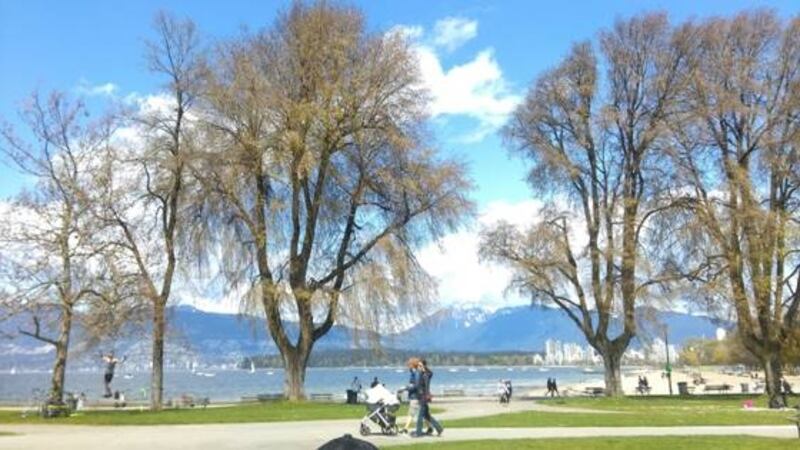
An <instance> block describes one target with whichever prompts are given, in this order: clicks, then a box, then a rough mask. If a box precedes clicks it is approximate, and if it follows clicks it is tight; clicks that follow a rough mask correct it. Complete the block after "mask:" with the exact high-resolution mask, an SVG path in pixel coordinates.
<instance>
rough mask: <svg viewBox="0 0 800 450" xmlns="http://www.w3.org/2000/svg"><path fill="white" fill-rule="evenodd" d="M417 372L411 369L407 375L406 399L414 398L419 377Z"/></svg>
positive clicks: (415, 397)
mask: <svg viewBox="0 0 800 450" xmlns="http://www.w3.org/2000/svg"><path fill="white" fill-rule="evenodd" d="M418 375H419V372H417V370H411V373H410V375H409V377H408V385H407V386H406V390H407V391H408V399H409V400H416V399H417V398H418V396H417V378H419V376H418Z"/></svg>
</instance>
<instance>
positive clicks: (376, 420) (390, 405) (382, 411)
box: [360, 384, 400, 436]
mask: <svg viewBox="0 0 800 450" xmlns="http://www.w3.org/2000/svg"><path fill="white" fill-rule="evenodd" d="M366 395H367V401H366V404H367V414H366V415H365V416H364V418H363V419H361V429H360V432H361V435H362V436H368V435H370V434H372V428H371V426H372V424H377V425H378V427H380V432H381V434H384V435H387V436H394V435H396V434H397V417H396V416H395V413H396V412H397V410H398V409H399V408H400V400H399V399H398V398H397V395H396V394H393V393H392V392H390V391H389V390H388V389H386V388H385V387H383V385H381V384H379V385H377V386H375V387H373V388H370V389H367V391H366Z"/></svg>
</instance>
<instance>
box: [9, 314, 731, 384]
mask: <svg viewBox="0 0 800 450" xmlns="http://www.w3.org/2000/svg"><path fill="white" fill-rule="evenodd" d="M641 316H642V317H640V318H639V320H638V322H639V327H640V333H639V337H637V339H636V340H635V341H634V342H633V344H632V345H633V346H634V347H637V346H639V345H641V344H642V343H644V342H647V341H648V340H649V339H652V338H653V337H655V336H659V337H660V336H662V335H663V334H662V333H663V331H662V330H663V328H662V326H663V325H664V324H665V325H666V326H667V327H668V330H669V339H670V342H671V343H674V344H676V345H678V346H680V345H682V344H683V343H684V342H685V341H686V340H687V339H690V338H693V337H707V338H711V337H713V336H714V335H715V333H716V330H717V328H718V327H725V328H727V327H728V324H724V323H722V324H721V323H717V322H715V321H713V320H711V319H709V318H707V317H704V316H696V315H690V314H685V313H679V312H671V311H670V312H655V313H654V314H649V315H648V316H651V317H654V319H651V320H645V319H644V315H643V314H642V315H641ZM21 320H23V319H17V320H12V321H9V322H7V323H3V324H0V331H5V332H6V334H8V333H12V332H14V331H16V329H17V328H18V327H19V325H20V324H21V323H20V321H21ZM286 327H287V329H288V331H289V333H290V334H296V333H297V326H296V324H294V323H291V322H290V323H287V324H286ZM611 327H612V331H614V330H618V329H619V328H620V325H619V323H618V321H614V322H612V325H611ZM170 330H171V332H170V334H169V336H168V346H167V353H168V354H167V360H168V361H169V362H170V363H171V364H172V365H173V366H186V365H187V364H197V362H198V361H200V363H201V364H233V363H236V362H238V361H241V360H242V359H243V358H246V357H248V356H253V355H264V354H274V353H277V349H276V347H275V345H274V343H273V342H272V340H271V339H270V338H269V337H268V336H267V335H266V328H265V325H264V321H263V319H247V318H242V317H241V316H238V315H235V314H219V313H210V312H205V311H201V310H198V309H195V308H193V307H191V306H177V307H174V308H172V309H171V310H170ZM80 334H81V331H80V330H76V331H75V335H76V336H80ZM145 334H146V333H145ZM361 334H363V333H361ZM547 339H555V340H559V341H562V342H575V343H581V344H583V343H585V342H586V341H585V339H584V337H583V335H582V334H581V332H580V331H579V330H578V328H577V327H576V326H575V324H574V323H572V322H571V321H570V319H569V318H568V317H567V316H566V314H564V313H563V312H561V311H560V310H558V309H554V308H548V307H543V306H513V307H506V308H501V309H498V310H496V311H493V312H492V311H488V310H485V309H481V308H474V307H473V308H445V309H441V310H439V311H438V312H436V313H435V314H433V315H431V316H429V317H427V318H425V319H423V320H422V321H420V322H419V323H418V324H416V325H414V326H413V327H411V328H409V329H407V330H405V331H403V332H401V333H397V334H391V335H384V336H381V342H382V345H383V346H385V347H389V348H394V349H403V350H414V351H422V352H507V351H522V352H537V351H542V350H543V349H544V343H545V341H546V340H547ZM75 341H79V338H78V339H73V342H75ZM105 345H106V347H108V348H112V347H113V348H114V349H115V350H116V352H117V353H118V354H126V355H129V356H130V358H131V359H133V361H137V360H138V361H139V364H142V365H146V364H147V361H148V349H149V347H150V342H149V335H145V336H142V333H141V332H139V333H137V334H134V335H130V336H128V337H125V338H122V339H120V341H118V342H113V343H106V344H105ZM366 345H367V344H366V343H365V342H361V343H359V342H357V340H356V339H355V338H354V333H353V330H352V329H350V328H347V327H345V326H342V325H337V326H334V327H333V328H332V329H331V331H330V332H329V333H328V334H327V335H326V336H324V337H323V338H322V339H321V340H320V341H319V342H318V343H317V344H316V345H315V347H314V349H315V351H318V352H320V351H326V350H346V349H354V348H360V347H364V346H366ZM48 350H49V349H48V347H47V346H43V345H42V344H41V343H40V342H37V341H35V340H33V339H31V338H27V337H24V336H19V337H16V338H14V339H4V340H0V370H8V369H10V368H11V367H15V366H23V367H41V368H45V367H48V364H50V361H51V360H52V353H50V352H49V351H48ZM106 350H107V349H106V348H101V349H93V350H92V351H85V352H81V351H76V352H75V354H74V356H75V358H74V361H73V364H76V365H90V366H91V365H96V361H95V360H96V353H97V352H99V351H106Z"/></svg>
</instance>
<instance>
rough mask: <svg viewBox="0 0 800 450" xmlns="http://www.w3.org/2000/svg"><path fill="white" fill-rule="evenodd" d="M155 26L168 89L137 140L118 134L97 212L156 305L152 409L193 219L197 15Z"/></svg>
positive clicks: (156, 63) (157, 405) (145, 117)
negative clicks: (172, 297) (190, 161)
mask: <svg viewBox="0 0 800 450" xmlns="http://www.w3.org/2000/svg"><path fill="white" fill-rule="evenodd" d="M154 28H155V30H156V33H157V35H158V37H157V40H156V41H155V42H151V43H148V54H147V61H148V63H149V66H150V69H151V70H153V71H154V72H156V73H158V74H161V75H165V76H166V78H167V85H166V92H164V93H163V94H162V95H159V96H155V97H152V98H151V100H153V101H151V102H145V103H143V104H142V105H140V109H139V110H138V111H136V112H135V113H134V116H133V117H132V119H131V120H132V122H131V124H130V126H129V128H128V131H130V132H131V133H129V134H132V138H133V139H131V140H129V141H128V142H124V139H123V138H124V137H126V136H117V139H116V142H115V145H114V146H111V147H109V149H108V151H107V152H106V160H105V164H104V167H103V176H101V177H98V178H97V179H96V181H97V184H96V189H95V191H96V193H97V196H98V197H97V199H96V201H97V204H98V208H97V213H98V215H99V216H100V217H102V218H103V220H104V222H105V223H107V224H111V225H114V226H115V227H116V228H117V231H118V233H117V237H116V238H115V239H112V241H114V242H116V244H117V245H118V247H119V248H122V249H124V251H125V252H126V254H125V256H124V257H123V259H122V260H121V261H120V262H119V265H120V267H121V270H124V271H126V272H127V273H132V274H135V276H136V277H138V279H139V290H140V296H141V298H143V299H145V300H146V301H147V302H148V303H149V304H150V306H151V308H152V332H153V345H152V375H151V383H150V385H151V386H150V387H151V392H150V407H151V408H152V409H161V407H162V398H163V391H164V337H165V333H166V322H167V320H166V307H167V304H168V302H169V300H170V294H171V293H172V289H173V283H174V280H175V272H176V270H177V267H178V259H179V253H180V251H181V248H179V247H180V244H181V237H182V236H183V233H184V231H185V229H186V226H185V223H186V222H187V219H186V215H187V209H188V207H187V206H186V203H187V200H186V198H187V195H188V194H187V192H188V191H189V189H188V188H187V183H188V182H189V181H188V179H187V176H188V171H187V170H186V165H187V163H188V158H189V157H190V153H191V148H192V143H191V133H190V131H189V125H188V118H187V116H188V114H189V110H190V108H191V106H192V104H193V101H194V90H195V84H196V81H197V73H198V71H197V69H198V57H199V48H198V37H197V33H196V31H195V27H194V24H193V23H192V22H191V21H188V20H186V21H180V20H177V19H175V18H173V17H171V16H169V15H167V14H165V13H160V14H158V15H157V16H156V18H155V21H154ZM118 134H119V133H118ZM131 141H132V142H131Z"/></svg>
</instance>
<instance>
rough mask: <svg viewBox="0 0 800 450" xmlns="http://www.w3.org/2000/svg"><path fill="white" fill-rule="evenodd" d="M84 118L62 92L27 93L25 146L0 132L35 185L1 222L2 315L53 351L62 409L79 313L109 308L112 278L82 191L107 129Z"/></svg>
mask: <svg viewBox="0 0 800 450" xmlns="http://www.w3.org/2000/svg"><path fill="white" fill-rule="evenodd" d="M87 116H88V113H87V112H86V110H85V108H84V106H83V104H82V103H80V102H72V101H70V100H69V99H68V98H66V96H64V95H63V94H61V93H53V94H51V95H50V96H49V97H48V98H46V99H43V98H41V97H40V96H39V95H38V94H34V95H33V96H32V97H31V99H30V101H29V102H28V103H27V106H26V107H25V108H24V110H23V111H22V114H21V117H22V119H23V122H24V123H25V124H26V125H27V126H28V127H29V133H30V135H31V142H26V141H25V140H22V139H20V138H19V137H18V135H17V134H16V133H15V132H14V131H13V130H12V129H11V128H10V127H9V126H5V127H4V128H3V129H2V130H0V131H1V133H0V137H2V144H0V150H2V151H3V153H4V154H5V155H6V156H7V157H8V158H9V160H10V161H11V162H13V164H14V165H15V166H16V167H17V168H18V169H19V170H21V171H22V172H23V173H25V174H26V175H28V176H31V177H33V178H34V179H35V182H36V184H35V185H34V186H33V187H32V188H31V189H30V190H29V191H25V192H23V193H21V194H19V195H18V196H17V197H16V200H15V201H14V202H13V204H11V205H10V206H9V207H8V210H7V211H4V213H3V220H2V223H0V242H2V248H3V252H2V254H0V277H2V279H3V281H2V284H3V286H4V292H3V296H2V297H3V298H2V300H3V302H4V307H6V308H8V309H7V310H6V311H11V312H13V313H19V314H24V315H26V316H29V317H30V318H31V322H32V323H31V327H30V328H25V329H20V330H19V332H20V334H22V335H25V336H29V337H31V338H34V339H36V340H38V341H41V342H43V343H46V344H49V345H52V346H53V347H54V348H55V361H54V366H53V373H52V379H51V387H50V394H49V402H50V403H52V404H63V396H64V379H65V373H66V365H67V357H68V354H69V349H70V334H71V332H72V329H73V326H74V323H75V322H76V320H77V319H78V317H76V316H77V314H78V312H79V311H78V308H81V312H82V315H81V316H82V317H83V318H84V319H89V318H90V317H91V316H92V314H91V312H92V311H96V312H99V311H100V310H101V309H103V308H102V307H103V305H104V304H106V305H107V306H112V307H113V302H114V296H115V287H114V285H115V283H116V280H115V276H114V274H113V273H111V272H110V271H109V270H108V267H107V266H106V265H105V264H104V259H105V257H106V254H105V253H104V251H105V250H106V249H105V248H103V246H102V245H101V244H100V243H99V242H98V241H97V240H96V239H95V236H96V233H98V230H99V229H98V227H97V224H96V223H94V221H93V220H92V215H91V214H90V209H91V204H90V203H89V202H88V201H87V199H88V197H87V192H86V189H87V186H88V185H89V184H90V183H89V180H90V178H91V176H92V169H93V167H94V162H95V154H96V152H98V151H100V149H101V148H102V147H104V146H105V145H106V143H107V141H108V137H109V135H110V128H111V123H110V122H108V121H105V120H101V121H99V122H98V123H93V124H90V123H88V121H87V119H86V117H87ZM105 311H108V309H105ZM53 328H55V330H53ZM93 331H94V330H90V332H93Z"/></svg>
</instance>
